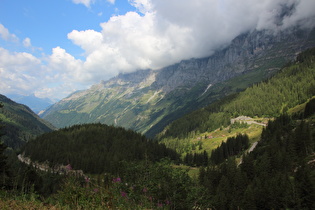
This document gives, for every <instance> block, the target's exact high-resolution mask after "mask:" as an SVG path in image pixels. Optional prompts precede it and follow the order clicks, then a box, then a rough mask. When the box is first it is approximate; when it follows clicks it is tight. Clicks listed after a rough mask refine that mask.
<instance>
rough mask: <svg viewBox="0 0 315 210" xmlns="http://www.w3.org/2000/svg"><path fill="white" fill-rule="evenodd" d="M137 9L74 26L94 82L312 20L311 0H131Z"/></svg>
mask: <svg viewBox="0 0 315 210" xmlns="http://www.w3.org/2000/svg"><path fill="white" fill-rule="evenodd" d="M129 2H130V4H131V5H133V6H134V7H135V8H136V9H137V12H128V13H126V14H125V15H121V16H113V17H112V18H110V20H108V21H107V22H104V23H101V24H100V25H101V27H102V30H101V31H94V30H86V31H77V30H73V31H72V32H70V33H69V34H68V38H69V39H70V40H71V41H72V42H73V43H74V44H76V45H78V46H80V47H81V48H82V49H83V50H84V51H85V56H86V61H85V62H84V63H83V66H82V68H81V70H82V71H84V72H85V73H86V74H89V79H91V82H92V81H94V82H96V80H97V79H99V78H100V77H102V78H104V79H107V78H109V77H111V76H114V75H116V74H117V73H119V72H131V71H135V70H137V69H147V68H151V69H159V68H162V67H164V66H166V65H170V64H173V63H175V62H179V61H180V60H183V59H189V58H192V57H204V56H209V55H211V54H212V53H213V52H214V50H216V49H217V48H218V47H221V46H224V45H226V44H227V43H229V42H230V41H231V40H232V39H233V38H235V37H236V36H237V35H239V34H241V33H244V32H247V31H250V30H254V29H257V30H262V29H273V30H281V29H284V28H287V27H290V26H293V25H296V24H302V25H303V24H304V26H307V25H308V24H312V22H307V21H306V18H309V17H311V16H313V17H314V14H315V12H314V10H313V8H315V1H313V0H303V1H298V0H259V1H258V0H257V1H253V0H243V1H235V0H225V1H222V0H187V1H182V0H172V1H160V0H130V1H129Z"/></svg>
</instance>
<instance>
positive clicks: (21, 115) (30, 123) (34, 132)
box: [0, 94, 54, 149]
mask: <svg viewBox="0 0 315 210" xmlns="http://www.w3.org/2000/svg"><path fill="white" fill-rule="evenodd" d="M0 103H1V104H2V105H3V107H2V108H1V109H0V125H1V126H3V128H2V130H1V132H2V134H3V136H2V137H1V140H2V141H3V142H4V143H5V144H6V145H7V146H9V147H11V148H13V149H18V148H20V147H22V146H23V145H24V144H25V143H26V142H27V141H28V140H29V139H32V138H34V137H36V136H38V135H40V134H43V133H45V132H49V131H52V130H53V129H54V127H53V126H52V125H51V124H49V123H48V122H47V121H45V120H43V119H41V118H40V117H39V116H37V115H36V114H35V113H34V112H33V111H32V110H31V109H30V108H29V107H27V106H25V105H22V104H19V103H16V102H14V101H12V100H11V99H9V98H7V97H6V96H4V95H1V94H0Z"/></svg>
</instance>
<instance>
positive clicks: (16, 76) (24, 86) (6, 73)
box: [0, 48, 43, 93]
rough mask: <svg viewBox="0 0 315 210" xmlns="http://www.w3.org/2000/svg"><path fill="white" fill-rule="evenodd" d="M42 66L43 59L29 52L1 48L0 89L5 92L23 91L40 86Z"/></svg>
mask: <svg viewBox="0 0 315 210" xmlns="http://www.w3.org/2000/svg"><path fill="white" fill-rule="evenodd" d="M41 68H42V67H41V61H40V60H39V59H38V58H36V57H34V56H33V55H31V54H29V53H24V52H22V53H10V52H9V51H8V50H6V49H3V48H0V89H1V90H2V91H3V92H4V93H6V92H7V93H10V92H16V93H22V92H25V91H32V90H34V88H38V87H40V85H43V83H41V82H40V80H38V78H41V77H42V76H43V72H42V71H41Z"/></svg>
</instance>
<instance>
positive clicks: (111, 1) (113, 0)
mask: <svg viewBox="0 0 315 210" xmlns="http://www.w3.org/2000/svg"><path fill="white" fill-rule="evenodd" d="M107 1H108V2H109V3H111V4H115V1H116V0H107Z"/></svg>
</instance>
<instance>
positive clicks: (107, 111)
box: [0, 34, 315, 209]
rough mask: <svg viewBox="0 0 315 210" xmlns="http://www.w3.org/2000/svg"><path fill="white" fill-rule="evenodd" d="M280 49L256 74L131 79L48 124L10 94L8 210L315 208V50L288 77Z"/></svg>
mask: <svg viewBox="0 0 315 210" xmlns="http://www.w3.org/2000/svg"><path fill="white" fill-rule="evenodd" d="M256 35H257V34H256ZM263 35H264V34H260V36H263ZM250 36H253V34H250V35H246V36H245V35H244V36H243V37H240V38H238V39H239V40H238V41H239V42H240V40H243V41H244V39H245V40H246V39H248V38H249V37H250ZM264 36H266V35H264ZM294 40H295V39H294ZM293 43H295V41H293ZM307 43H308V44H309V45H312V44H310V43H312V42H311V41H310V42H307ZM243 44H245V42H243ZM278 45H281V44H279V43H278V44H277V45H270V46H269V45H268V46H269V47H270V48H268V49H269V50H271V51H268V52H266V54H264V56H262V54H263V52H262V51H261V50H259V49H260V48H259V49H258V48H255V50H254V51H255V53H258V52H260V53H262V54H256V55H255V53H254V54H252V56H253V57H252V58H253V59H254V60H255V63H256V64H255V66H256V67H257V69H256V70H251V71H248V72H247V71H245V70H244V69H243V70H240V72H232V73H231V72H230V73H231V74H229V75H228V76H227V75H225V76H224V74H225V73H224V72H221V73H222V74H221V73H218V74H219V76H218V77H217V78H216V79H213V78H212V79H213V80H212V79H209V78H208V79H207V80H204V81H203V82H198V83H197V82H195V81H197V80H194V79H196V78H193V76H194V75H195V74H196V72H192V71H193V70H192V66H194V67H195V65H197V64H198V65H201V66H202V65H203V62H205V63H208V64H209V63H211V60H212V59H214V58H205V59H200V60H196V59H195V60H194V59H193V60H190V61H182V62H181V63H180V64H176V65H174V66H171V67H168V68H169V69H168V71H166V70H159V72H157V71H153V70H144V71H139V72H135V73H130V74H121V75H118V76H117V77H115V78H113V79H111V80H109V81H103V82H101V83H100V84H97V85H94V86H92V87H91V88H90V89H87V90H83V91H79V92H75V93H73V94H72V95H70V96H69V97H67V98H65V99H63V100H61V101H60V102H58V103H57V104H55V105H54V106H52V107H50V108H49V109H48V110H46V112H45V113H44V115H43V117H44V120H43V119H39V118H38V117H37V116H36V115H35V114H34V113H33V112H32V111H31V110H30V109H29V108H27V107H26V106H24V105H21V104H17V103H15V102H13V101H12V100H10V99H8V98H6V97H5V96H1V100H2V101H1V102H2V104H3V107H2V108H1V115H0V116H1V121H2V123H3V124H1V125H2V126H1V129H8V131H10V132H11V133H15V134H16V138H17V139H18V140H16V139H14V138H10V135H8V134H9V133H4V136H3V137H2V138H4V139H5V141H4V142H5V144H0V156H1V161H2V162H1V161H0V169H1V173H0V180H1V186H2V190H1V191H0V192H1V193H0V198H1V199H0V207H1V206H8V205H12V206H13V205H16V204H17V203H18V204H19V205H22V206H23V207H24V208H28V207H30V206H36V208H43V205H45V206H47V208H48V209H54V208H55V209H59V208H60V209H114V208H116V209H163V208H164V209H192V208H200V209H207V208H216V209H255V208H256V209H264V208H267V209H282V208H287V209H312V208H313V207H314V202H313V201H314V199H315V197H314V192H315V183H314V180H315V179H314V177H315V173H314V169H315V165H314V151H315V142H314V140H315V99H314V96H315V59H314V58H315V48H310V49H308V50H305V51H304V52H302V53H300V54H298V55H296V56H294V60H290V59H289V60H290V61H291V62H289V63H287V64H286V65H285V66H284V67H283V68H281V69H280V67H279V66H278V64H279V63H277V64H276V65H275V64H274V63H273V62H271V61H270V60H269V59H267V58H270V57H272V55H274V54H270V52H272V51H273V50H275V48H274V47H275V46H277V48H276V49H277V50H276V51H273V52H274V53H276V52H277V53H280V52H283V48H279V46H278ZM294 45H295V44H292V45H287V46H289V49H292V48H294V47H292V46H294ZM266 46H267V45H266ZM282 47H283V46H282ZM291 47H292V48H291ZM266 48H267V47H266ZM228 49H229V48H226V51H225V52H229V50H228ZM280 49H281V50H280ZM289 49H288V51H289V52H291V53H292V54H290V53H289V54H290V56H293V54H295V53H296V51H295V50H292V51H290V50H289ZM294 49H296V48H294ZM230 50H231V49H230ZM293 52H294V53H293ZM221 53H222V52H221ZM243 53H244V52H243ZM219 54H220V53H219ZM227 54H228V53H227ZM260 55H261V56H262V57H260ZM277 55H278V54H277ZM280 55H281V56H282V55H283V54H281V53H280V54H279V57H280ZM255 56H256V57H255ZM290 56H289V55H288V57H290ZM228 57H229V56H228ZM275 57H276V59H278V58H279V57H277V56H275ZM288 57H287V58H283V62H284V60H286V59H288ZM232 58H233V59H232ZM238 58H239V59H241V58H240V57H238ZM225 59H227V57H225ZM231 59H232V61H233V62H235V58H234V57H233V56H232V57H231ZM260 59H262V60H263V61H264V62H267V63H266V64H264V65H263V64H261V65H260V64H259V62H262V60H260ZM266 59H267V60H266ZM270 59H271V58H270ZM212 61H213V60H212ZM258 61H259V62H258ZM247 62H250V60H247ZM257 62H258V63H257ZM269 62H271V63H269ZM279 62H280V63H282V61H279ZM262 63H263V62H262ZM275 63H276V62H275ZM221 64H222V63H221ZM221 64H220V65H221ZM239 65H240V64H239ZM281 65H282V64H281ZM227 66H228V65H227ZM227 66H225V67H226V68H228V67H227ZM258 66H259V67H262V66H264V67H262V68H261V69H259V67H258ZM221 67H222V65H221ZM237 67H238V65H236V66H234V69H236V70H237V69H238V68H237ZM256 67H255V68H256ZM229 68H230V67H229ZM231 68H232V67H231ZM179 69H181V70H182V71H183V75H185V74H186V73H187V74H188V75H189V76H187V75H186V76H183V75H182V72H180V70H179ZM195 70H196V69H195ZM199 70H200V69H199ZM200 71H201V72H203V71H204V73H205V74H206V73H209V72H207V71H206V70H205V69H203V70H202V69H201V70H200ZM189 72H190V73H189ZM199 73H200V72H199ZM163 74H165V75H163ZM226 74H227V73H226ZM174 75H176V77H175V76H174ZM201 75H202V74H201ZM162 76H163V78H164V79H163V80H158V79H157V78H159V77H162ZM165 77H167V78H169V79H165ZM176 78H177V79H176ZM178 78H181V79H178ZM214 80H216V81H215V82H214ZM162 83H163V84H162ZM186 83H187V84H186ZM183 84H186V85H183ZM45 119H46V120H47V119H50V121H51V122H54V123H55V125H59V129H54V128H53V127H52V126H49V123H47V122H46V121H45ZM31 123H36V124H35V125H33V124H32V125H31ZM61 125H62V126H61ZM3 126H5V127H3ZM28 126H29V127H28ZM60 127H62V128H60ZM30 128H35V129H34V130H35V131H36V132H35V133H31V134H32V136H31V134H29V135H30V136H29V138H27V139H26V138H25V139H23V135H24V137H25V132H26V131H28V132H30ZM40 128H42V129H46V130H41V129H40ZM151 137H152V138H151ZM21 141H22V143H21ZM11 145H12V146H11ZM7 146H10V148H8V149H7V150H6V147H7ZM19 160H20V161H19ZM32 166H33V167H32ZM53 168H58V170H59V169H60V170H61V171H65V173H50V169H53ZM47 171H48V172H47ZM72 172H79V173H80V174H81V175H80V176H76V175H74V173H72ZM87 177H89V178H87ZM9 200H13V203H11V204H8V203H9ZM25 200H26V201H27V202H26V203H23V202H24V201H25ZM21 201H23V202H21ZM21 203H22V204H21Z"/></svg>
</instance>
